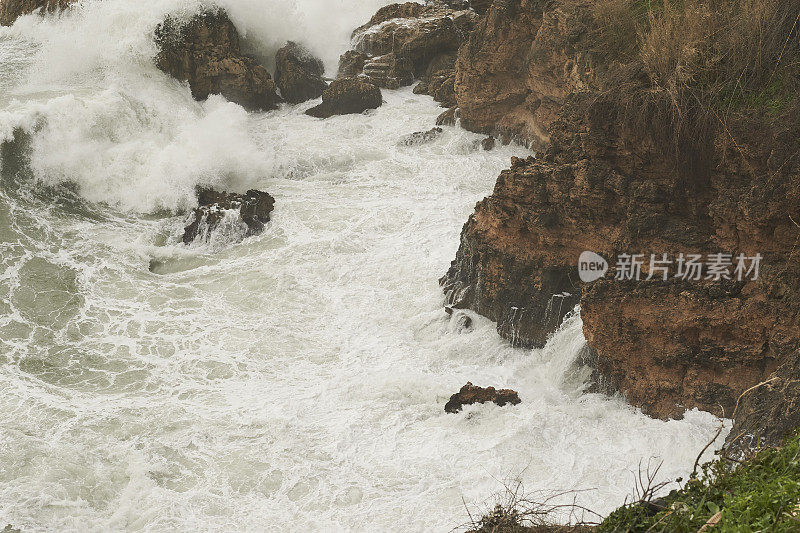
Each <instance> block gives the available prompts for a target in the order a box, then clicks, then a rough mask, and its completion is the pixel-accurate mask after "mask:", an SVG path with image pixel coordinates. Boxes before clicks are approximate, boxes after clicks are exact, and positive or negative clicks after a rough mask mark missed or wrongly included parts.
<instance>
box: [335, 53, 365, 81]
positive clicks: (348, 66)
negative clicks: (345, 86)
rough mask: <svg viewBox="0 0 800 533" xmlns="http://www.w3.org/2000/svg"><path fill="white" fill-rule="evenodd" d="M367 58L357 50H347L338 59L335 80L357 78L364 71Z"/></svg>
mask: <svg viewBox="0 0 800 533" xmlns="http://www.w3.org/2000/svg"><path fill="white" fill-rule="evenodd" d="M367 59H368V56H367V54H364V53H362V52H359V51H357V50H348V51H347V52H345V53H344V54H342V56H341V57H340V58H339V71H338V72H337V73H336V77H337V78H350V77H353V76H358V75H359V74H361V72H362V71H363V70H364V63H365V62H366V61H367Z"/></svg>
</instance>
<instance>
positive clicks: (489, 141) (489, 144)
mask: <svg viewBox="0 0 800 533" xmlns="http://www.w3.org/2000/svg"><path fill="white" fill-rule="evenodd" d="M494 145H495V141H494V137H486V138H485V139H484V140H482V141H481V148H483V150H484V151H486V152H490V151H492V150H494Z"/></svg>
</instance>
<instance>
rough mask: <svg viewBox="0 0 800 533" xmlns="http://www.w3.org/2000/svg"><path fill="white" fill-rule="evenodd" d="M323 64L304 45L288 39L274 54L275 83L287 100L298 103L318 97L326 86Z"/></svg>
mask: <svg viewBox="0 0 800 533" xmlns="http://www.w3.org/2000/svg"><path fill="white" fill-rule="evenodd" d="M324 72H325V65H324V64H323V63H322V61H321V60H320V59H318V58H316V57H314V56H313V55H311V52H309V51H308V50H307V49H306V48H305V47H304V46H302V45H300V44H297V43H295V42H292V41H289V42H288V43H286V46H284V47H283V48H281V49H280V50H278V53H277V54H276V55H275V84H276V85H277V86H278V89H280V91H281V96H282V97H283V99H284V100H286V101H287V102H290V103H293V104H299V103H300V102H305V101H306V100H313V99H314V98H319V97H320V95H322V92H323V91H324V90H325V89H326V88H327V87H328V84H327V83H325V80H323V79H322V74H323V73H324Z"/></svg>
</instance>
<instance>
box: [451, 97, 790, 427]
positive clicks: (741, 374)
mask: <svg viewBox="0 0 800 533" xmlns="http://www.w3.org/2000/svg"><path fill="white" fill-rule="evenodd" d="M462 111H463V110H462ZM620 113H621V111H620V110H619V109H618V108H617V107H615V105H612V104H607V103H605V102H604V101H603V99H602V98H599V97H598V95H597V94H591V93H577V94H575V95H573V96H571V97H569V98H568V99H567V101H566V103H565V104H564V108H563V109H562V112H561V115H560V118H559V120H557V121H556V122H554V123H553V124H552V125H551V128H550V134H551V138H552V144H551V146H550V148H549V149H548V150H547V151H546V152H545V153H544V154H543V155H542V156H541V158H540V159H534V158H528V159H526V160H521V159H516V160H514V161H513V162H512V166H511V168H510V169H509V170H506V171H504V172H503V173H502V174H501V175H500V178H499V179H498V181H497V184H496V186H495V189H494V193H493V194H492V196H490V197H488V198H486V199H485V200H483V201H481V202H480V203H478V205H477V207H476V210H475V213H474V214H473V215H472V216H471V217H470V219H469V221H468V222H467V224H466V225H465V227H464V230H463V232H462V237H461V247H460V249H459V252H458V255H457V257H456V260H455V261H454V262H453V265H452V267H451V269H450V270H449V272H448V273H447V275H446V276H445V277H444V278H442V284H443V286H444V289H445V291H446V293H447V297H448V301H449V302H450V303H452V304H453V305H454V306H456V307H469V308H471V309H474V310H476V311H478V312H480V313H482V314H484V315H486V316H488V317H489V318H492V319H494V320H496V321H497V322H498V330H499V331H500V333H501V334H502V335H504V336H505V337H507V338H509V339H510V340H511V341H512V342H513V343H515V344H518V345H524V346H537V345H541V344H542V343H543V342H544V340H545V339H546V337H547V335H548V334H549V333H550V332H552V331H553V329H554V328H555V327H556V326H557V325H558V324H559V322H560V321H561V318H562V316H563V313H564V312H565V311H566V310H568V309H570V308H571V307H572V306H573V305H574V304H575V303H578V302H580V304H581V315H582V318H583V322H584V334H585V336H586V339H587V341H588V344H589V346H590V347H591V348H592V349H593V350H594V352H595V356H596V357H595V363H594V364H595V366H596V369H597V370H598V371H599V374H600V375H601V376H602V384H603V385H604V386H606V387H608V388H612V389H618V390H620V391H622V392H623V393H624V394H625V395H626V397H627V398H628V400H629V401H630V402H631V403H632V404H633V405H636V406H640V407H642V409H643V410H644V411H645V412H646V413H648V414H650V415H653V416H657V417H664V418H665V417H671V416H680V414H681V413H682V412H683V410H684V409H686V408H692V407H699V408H701V409H703V410H708V411H711V412H714V413H720V411H721V409H720V408H722V410H724V414H726V415H727V416H730V415H731V414H732V411H733V408H734V405H735V402H736V399H737V397H738V396H739V394H741V393H742V392H743V391H744V390H746V389H747V388H748V387H750V386H752V385H754V384H756V383H758V382H760V381H761V380H763V379H766V378H767V377H769V376H770V374H771V372H772V371H774V370H775V369H776V368H777V367H778V366H779V365H781V364H784V365H785V364H786V361H788V358H789V357H790V356H791V354H794V353H796V351H797V349H798V347H799V346H800V323H799V319H798V316H800V301H799V300H798V297H797V296H796V294H798V289H800V265H799V264H798V262H797V261H796V260H795V259H793V253H794V252H793V250H794V247H795V245H796V243H797V241H798V239H800V227H798V226H796V225H795V224H794V222H793V220H800V219H798V217H799V216H800V173H798V164H800V161H795V160H794V159H793V158H792V157H791V156H790V155H788V154H794V153H796V151H797V147H796V142H797V141H796V139H798V138H800V137H798V134H800V132H798V131H797V130H798V126H797V125H796V124H792V125H790V126H789V125H787V126H782V128H784V129H782V130H781V129H775V128H774V127H770V126H767V125H763V127H758V126H757V125H756V124H754V122H753V121H752V119H750V120H748V121H746V122H744V123H741V124H739V125H738V126H737V125H734V123H733V121H731V122H730V123H729V131H730V133H731V134H732V135H733V136H734V137H735V138H736V139H738V143H737V145H736V146H734V145H733V143H728V142H726V139H725V137H724V136H725V134H720V136H719V137H718V139H717V143H716V145H717V146H718V148H717V149H715V150H714V152H713V154H712V155H710V157H711V159H712V160H713V161H712V168H711V169H710V170H709V173H708V175H706V176H702V175H700V176H693V177H692V175H691V173H689V172H688V171H686V170H683V169H677V168H676V167H675V166H674V165H673V164H672V163H670V162H669V160H668V158H666V157H665V155H664V152H663V150H661V149H660V147H659V146H658V144H657V143H655V142H654V141H652V140H651V139H650V137H648V136H647V135H642V134H641V133H640V132H634V131H631V130H630V129H628V127H627V126H626V124H627V123H626V122H625V121H624V120H622V119H621V116H620ZM789 123H792V121H789ZM587 250H588V251H593V252H597V253H599V254H601V255H602V256H603V257H605V258H606V259H608V260H609V263H610V264H611V265H612V269H611V272H610V273H609V274H607V275H606V276H605V279H603V280H600V281H596V282H594V283H591V284H584V283H582V282H581V281H580V280H579V276H578V271H577V264H578V257H579V256H580V254H581V253H582V252H583V251H587ZM622 253H629V254H634V253H635V254H644V257H646V258H647V260H646V261H645V265H644V266H643V268H642V272H643V278H645V277H647V274H648V271H649V260H650V256H651V254H654V255H656V257H658V258H660V257H661V254H663V253H667V254H668V256H669V257H670V258H673V259H674V258H676V257H677V256H678V255H679V254H680V253H684V254H693V253H697V254H702V255H703V258H704V260H706V259H707V256H708V254H712V253H727V254H732V255H733V256H734V257H735V256H736V255H738V254H744V255H745V256H748V257H752V256H755V255H756V254H761V255H762V256H763V259H762V261H761V270H760V276H759V278H758V279H757V280H752V279H751V278H752V276H750V277H749V278H747V277H746V278H745V279H744V280H742V281H738V280H736V279H733V280H724V279H723V280H720V281H713V280H707V279H701V280H698V281H691V280H681V279H677V278H675V274H676V271H675V265H673V270H672V271H671V272H670V273H669V279H668V280H667V281H663V280H662V279H661V275H660V274H659V275H656V276H654V278H653V279H651V280H650V281H645V280H644V279H643V280H642V281H638V282H637V281H625V280H617V279H612V278H615V277H616V274H617V273H618V272H619V271H618V269H616V268H615V263H616V258H617V256H618V255H619V254H622ZM705 275H706V274H703V276H704V278H705ZM782 368H787V367H785V366H784V367H782ZM784 372H785V371H784ZM720 414H721V413H720Z"/></svg>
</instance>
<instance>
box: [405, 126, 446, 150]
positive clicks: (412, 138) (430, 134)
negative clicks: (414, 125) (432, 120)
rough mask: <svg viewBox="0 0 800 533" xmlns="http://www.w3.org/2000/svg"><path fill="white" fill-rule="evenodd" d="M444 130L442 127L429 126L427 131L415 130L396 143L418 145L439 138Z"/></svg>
mask: <svg viewBox="0 0 800 533" xmlns="http://www.w3.org/2000/svg"><path fill="white" fill-rule="evenodd" d="M443 132H444V130H443V129H442V128H431V129H429V130H428V131H415V132H414V133H411V134H409V135H406V136H405V137H403V138H402V139H400V142H399V143H398V144H399V145H400V146H418V145H420V144H427V143H429V142H433V141H435V140H436V139H438V138H439V136H440V135H441V134H442V133H443Z"/></svg>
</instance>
